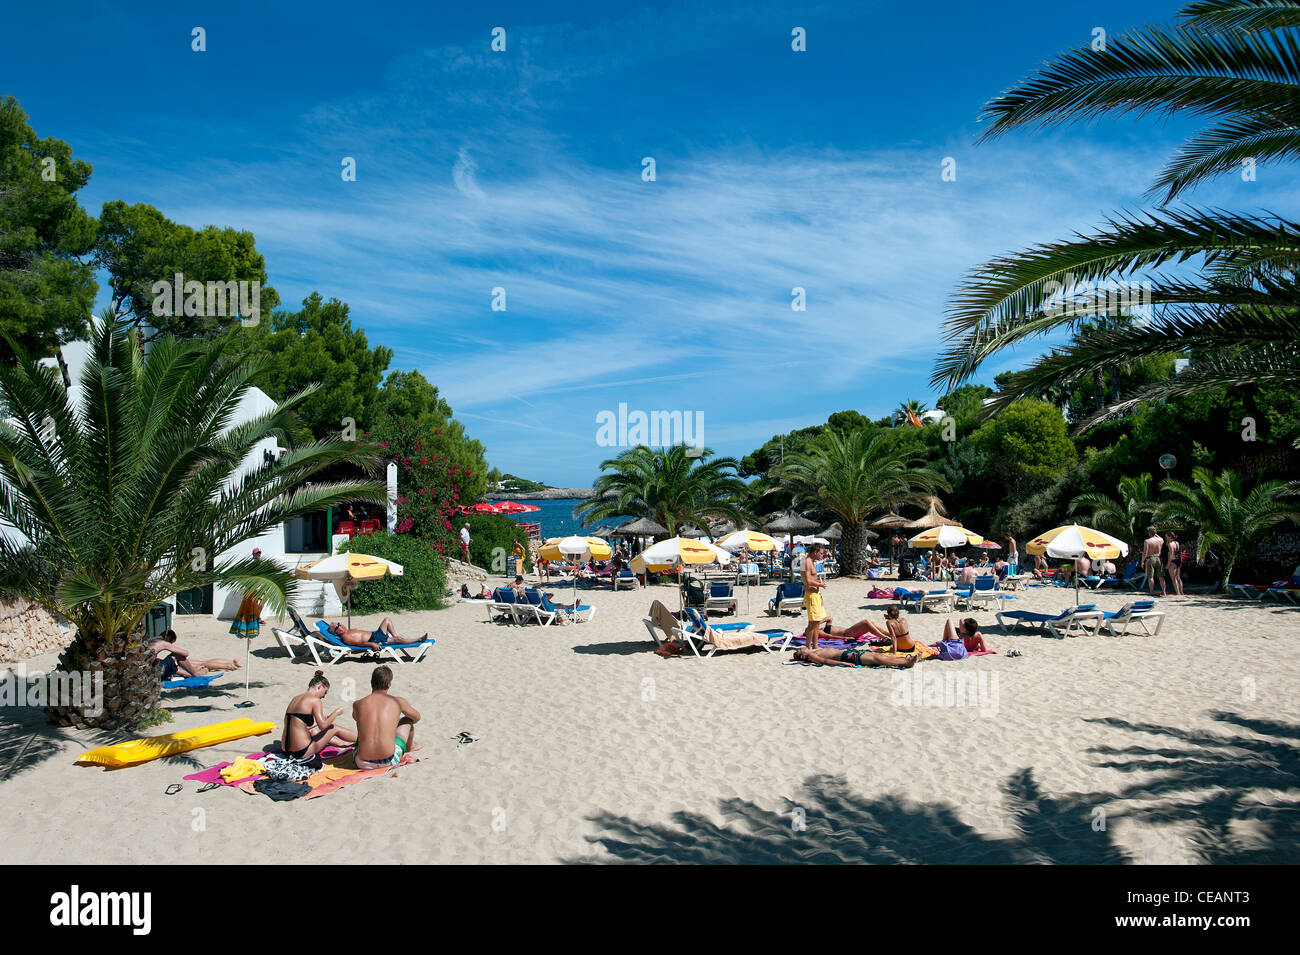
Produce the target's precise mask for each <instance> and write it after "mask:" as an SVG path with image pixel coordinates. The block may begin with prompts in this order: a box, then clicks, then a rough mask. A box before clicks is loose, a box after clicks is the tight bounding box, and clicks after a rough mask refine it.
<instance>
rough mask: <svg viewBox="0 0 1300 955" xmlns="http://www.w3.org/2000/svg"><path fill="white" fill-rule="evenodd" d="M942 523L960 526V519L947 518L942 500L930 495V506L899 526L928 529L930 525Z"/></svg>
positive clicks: (921, 529) (938, 525)
mask: <svg viewBox="0 0 1300 955" xmlns="http://www.w3.org/2000/svg"><path fill="white" fill-rule="evenodd" d="M943 524H955V525H957V526H958V527H960V526H961V522H960V521H954V520H950V519H949V518H948V512H947V510H946V509H945V508H944V506H943V501H941V500H939V499H938V498H937V497H933V496H932V497H931V498H930V506H929V508H928V509H927V510H926V512H925V514H923V515H922V516H920V517H918V518H917V519H916V520H914V521H907V522H906V523H904V524H900V525H899V526H900V527H906V528H908V529H909V530H914V531H928V530H929V529H930V528H931V527H940V526H941V525H943Z"/></svg>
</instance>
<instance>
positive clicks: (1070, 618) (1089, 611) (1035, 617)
mask: <svg viewBox="0 0 1300 955" xmlns="http://www.w3.org/2000/svg"><path fill="white" fill-rule="evenodd" d="M1004 618H1006V619H1004ZM1007 619H1010V620H1013V621H1015V623H1016V624H1026V625H1029V626H1031V627H1037V628H1038V629H1040V630H1041V629H1043V628H1044V627H1045V628H1046V629H1047V630H1048V631H1050V632H1051V634H1052V636H1054V637H1065V636H1066V635H1067V634H1070V633H1073V632H1076V627H1075V624H1079V625H1080V626H1079V627H1078V628H1077V632H1079V633H1084V632H1086V628H1084V627H1083V626H1082V624H1083V623H1084V622H1085V621H1092V622H1093V633H1096V632H1097V628H1098V627H1100V626H1101V621H1102V620H1103V619H1104V618H1103V615H1102V612H1101V611H1100V610H1098V609H1097V605H1096V604H1079V606H1077V607H1067V608H1066V609H1065V610H1062V611H1061V612H1060V613H1058V614H1055V615H1053V614H1050V613H1038V612H1037V611H1034V610H1001V611H999V612H998V626H999V627H1001V628H1002V632H1003V633H1006V632H1007Z"/></svg>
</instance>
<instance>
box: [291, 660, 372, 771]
mask: <svg viewBox="0 0 1300 955" xmlns="http://www.w3.org/2000/svg"><path fill="white" fill-rule="evenodd" d="M329 691H330V681H329V680H327V679H325V674H324V673H322V672H321V671H320V670H317V671H316V675H315V676H313V677H312V678H311V682H309V683H308V684H307V692H306V693H299V694H298V695H297V696H295V697H294V698H293V699H292V700H290V701H289V708H288V709H286V710H285V711H284V735H283V736H281V737H280V745H281V746H283V747H284V751H285V753H287V754H288V755H289V756H291V757H293V758H294V759H309V758H310V757H312V756H315V755H316V754H317V753H319V752H320V751H321V750H322V749H324V748H325V747H326V746H328V745H330V743H331V742H335V743H338V742H342V743H345V744H347V745H351V744H353V743H355V742H356V741H357V734H356V731H355V730H345V729H343V728H342V727H341V726H335V725H334V721H335V720H336V719H338V718H339V714H340V713H342V712H343V708H342V707H339V708H338V709H337V710H335V711H334V712H333V713H331V714H330V715H329V716H326V715H325V713H324V708H323V707H322V706H321V700H323V699H325V694H327V693H329Z"/></svg>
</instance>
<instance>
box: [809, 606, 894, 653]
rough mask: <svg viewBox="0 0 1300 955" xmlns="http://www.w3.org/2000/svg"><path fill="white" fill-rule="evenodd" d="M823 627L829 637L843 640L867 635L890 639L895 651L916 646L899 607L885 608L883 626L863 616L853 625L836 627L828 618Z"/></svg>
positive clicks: (859, 638)
mask: <svg viewBox="0 0 1300 955" xmlns="http://www.w3.org/2000/svg"><path fill="white" fill-rule="evenodd" d="M822 629H823V630H824V631H825V633H826V635H827V636H828V637H839V638H840V639H842V640H861V639H862V638H863V637H866V636H871V637H875V638H877V639H878V640H888V641H889V647H890V650H891V651H892V652H894V653H907V652H909V651H911V650H914V649H915V648H916V645H915V644H914V643H912V637H911V630H910V629H909V627H908V626H907V621H906V620H904V619H903V618H902V617H901V616H900V615H899V612H898V608H897V607H887V608H886V609H885V625H884V626H883V627H881V626H879V625H878V624H876V623H873V622H872V621H871V619H870V618H863V619H862V620H859V621H858V622H857V623H855V624H853V626H851V627H835V626H832V625H831V621H830V619H829V618H828V619H827V621H826V624H825V626H823V628H822Z"/></svg>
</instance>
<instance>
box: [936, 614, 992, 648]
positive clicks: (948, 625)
mask: <svg viewBox="0 0 1300 955" xmlns="http://www.w3.org/2000/svg"><path fill="white" fill-rule="evenodd" d="M953 640H960V641H961V644H962V646H963V647H964V648H965V650H966V652H967V653H987V652H988V647H986V646H985V645H984V634H982V633H980V626H979V624H978V623H977V622H976V620H975V618H974V617H967V618H966V619H965V620H962V621H960V622H959V623H958V624H957V626H956V627H953V625H952V621H951V620H945V621H944V624H943V642H944V643H948V642H950V641H953Z"/></svg>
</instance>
